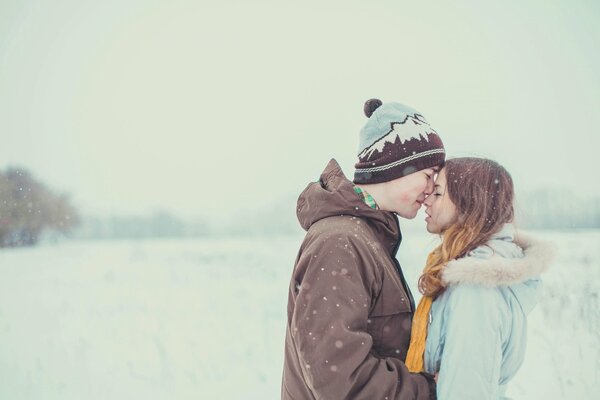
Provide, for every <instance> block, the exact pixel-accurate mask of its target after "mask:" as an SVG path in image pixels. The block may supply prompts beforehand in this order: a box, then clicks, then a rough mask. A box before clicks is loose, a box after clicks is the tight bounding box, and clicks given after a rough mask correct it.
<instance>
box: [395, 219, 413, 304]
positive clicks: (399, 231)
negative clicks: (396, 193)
mask: <svg viewBox="0 0 600 400" xmlns="http://www.w3.org/2000/svg"><path fill="white" fill-rule="evenodd" d="M394 219H395V220H396V226H397V227H398V233H399V236H398V241H397V242H396V244H395V245H394V251H393V252H392V260H393V261H394V265H395V266H396V271H398V275H399V276H400V281H401V282H402V286H403V287H404V291H405V292H406V295H407V296H408V301H409V302H410V312H412V313H414V312H415V299H414V298H413V295H412V292H411V291H410V287H409V286H408V283H406V279H405V278H404V273H403V272H402V267H401V266H400V262H399V261H398V259H397V258H396V254H397V253H398V249H399V248H400V243H401V242H402V231H401V230H400V222H399V221H398V217H396V216H394Z"/></svg>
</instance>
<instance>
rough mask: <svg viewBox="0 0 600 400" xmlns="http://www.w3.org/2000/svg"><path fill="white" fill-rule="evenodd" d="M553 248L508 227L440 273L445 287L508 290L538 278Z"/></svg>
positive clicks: (546, 266) (551, 257)
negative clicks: (503, 287) (498, 288)
mask: <svg viewBox="0 0 600 400" xmlns="http://www.w3.org/2000/svg"><path fill="white" fill-rule="evenodd" d="M554 254H555V248H554V246H553V245H551V244H550V243H547V242H543V241H539V240H536V239H534V238H532V237H531V236H529V235H527V234H525V233H522V232H519V233H515V231H514V228H513V227H512V225H508V224H507V225H505V226H504V228H503V229H502V230H501V231H500V232H499V233H497V234H495V235H494V236H492V238H491V239H490V241H489V242H488V243H486V244H485V245H483V246H480V247H478V248H476V249H475V250H473V251H471V252H469V254H468V255H467V256H466V257H464V258H461V259H458V260H453V261H450V262H449V263H448V265H447V266H446V268H445V269H444V271H443V272H442V282H443V283H444V285H446V286H450V285H457V284H474V285H481V286H487V287H496V286H510V285H515V284H518V283H523V282H525V281H527V280H529V279H533V278H537V277H539V276H540V275H541V274H542V273H543V272H545V271H546V270H547V269H548V267H549V266H550V264H551V263H552V260H553V259H554Z"/></svg>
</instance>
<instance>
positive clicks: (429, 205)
mask: <svg viewBox="0 0 600 400" xmlns="http://www.w3.org/2000/svg"><path fill="white" fill-rule="evenodd" d="M432 197H433V196H431V195H427V197H425V201H424V202H423V204H425V206H426V207H431V198H432Z"/></svg>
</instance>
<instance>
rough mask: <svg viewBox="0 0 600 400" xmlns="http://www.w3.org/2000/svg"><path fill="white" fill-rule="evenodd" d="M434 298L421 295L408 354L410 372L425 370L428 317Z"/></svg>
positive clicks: (407, 360)
mask: <svg viewBox="0 0 600 400" xmlns="http://www.w3.org/2000/svg"><path fill="white" fill-rule="evenodd" d="M432 302H433V300H432V298H431V297H429V296H423V297H421V301H419V305H418V306H417V311H416V312H415V315H414V317H413V321H412V330H411V333H410V345H409V346H408V354H407V355H406V366H407V367H408V370H409V371H410V372H422V371H423V363H424V361H423V359H424V356H425V342H426V341H427V319H428V317H429V310H431V303H432Z"/></svg>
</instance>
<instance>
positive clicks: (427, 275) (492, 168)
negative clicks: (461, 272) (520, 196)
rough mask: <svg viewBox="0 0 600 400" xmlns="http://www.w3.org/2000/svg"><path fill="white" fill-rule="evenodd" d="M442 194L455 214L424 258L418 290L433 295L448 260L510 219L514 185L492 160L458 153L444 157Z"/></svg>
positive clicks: (439, 289) (438, 290)
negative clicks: (450, 223) (437, 241)
mask: <svg viewBox="0 0 600 400" xmlns="http://www.w3.org/2000/svg"><path fill="white" fill-rule="evenodd" d="M444 170H445V173H446V182H447V183H446V194H445V195H448V196H450V200H451V201H452V203H454V205H455V206H456V210H457V218H456V220H455V222H454V223H453V224H452V225H451V226H449V227H447V228H446V229H445V230H444V231H443V232H442V233H441V234H442V244H440V245H439V246H438V247H437V248H435V249H434V250H433V251H432V252H431V253H430V254H429V257H428V258H427V263H426V265H425V268H424V269H423V274H422V275H421V277H420V278H419V291H420V292H421V293H422V294H423V295H425V296H430V297H432V298H435V297H437V296H438V295H439V294H440V293H441V292H442V291H443V290H444V286H443V284H442V280H441V273H442V270H443V268H444V266H445V265H446V264H447V263H448V261H450V260H454V259H456V258H461V257H464V256H465V255H466V254H467V253H468V252H469V251H471V250H473V249H475V248H476V247H478V246H481V245H482V244H484V243H486V242H487V241H488V240H489V239H490V237H491V236H492V235H493V234H494V233H496V232H498V231H499V230H500V229H501V228H502V225H504V224H505V223H507V222H512V221H513V219H514V208H513V199H514V188H513V182H512V178H511V176H510V174H509V173H508V171H506V169H504V167H502V166H501V165H500V164H498V163H497V162H495V161H493V160H489V159H485V158H474V157H460V158H453V159H449V160H446V164H445V166H444Z"/></svg>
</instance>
